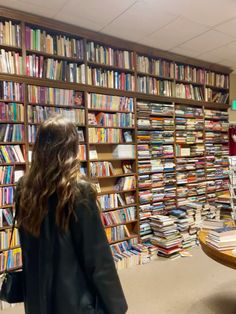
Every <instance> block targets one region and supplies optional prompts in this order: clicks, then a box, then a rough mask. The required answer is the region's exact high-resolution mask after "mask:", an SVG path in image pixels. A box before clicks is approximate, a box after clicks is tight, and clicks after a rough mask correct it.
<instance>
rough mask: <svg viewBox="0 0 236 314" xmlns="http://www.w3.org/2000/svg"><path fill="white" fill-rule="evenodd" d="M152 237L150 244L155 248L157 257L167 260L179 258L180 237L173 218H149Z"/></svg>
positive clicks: (161, 216)
mask: <svg viewBox="0 0 236 314" xmlns="http://www.w3.org/2000/svg"><path fill="white" fill-rule="evenodd" d="M150 220H151V223H150V224H151V227H152V229H153V232H154V236H153V237H152V238H151V243H152V244H154V245H155V246H157V248H158V253H157V254H158V255H159V256H163V257H167V258H171V259H173V258H177V257H179V256H180V254H179V252H180V250H181V241H182V236H181V234H180V233H179V231H178V229H177V225H176V224H175V221H174V219H173V218H171V217H168V216H163V215H156V216H153V217H151V218H150Z"/></svg>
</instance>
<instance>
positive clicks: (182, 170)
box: [176, 167, 205, 172]
mask: <svg viewBox="0 0 236 314" xmlns="http://www.w3.org/2000/svg"><path fill="white" fill-rule="evenodd" d="M203 169H205V167H201V168H196V169H176V172H185V171H193V172H196V171H197V170H203Z"/></svg>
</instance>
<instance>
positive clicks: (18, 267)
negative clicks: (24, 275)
mask: <svg viewBox="0 0 236 314" xmlns="http://www.w3.org/2000/svg"><path fill="white" fill-rule="evenodd" d="M21 269H22V266H16V267H12V268H8V269H7V271H16V270H21ZM2 273H4V271H0V274H2Z"/></svg>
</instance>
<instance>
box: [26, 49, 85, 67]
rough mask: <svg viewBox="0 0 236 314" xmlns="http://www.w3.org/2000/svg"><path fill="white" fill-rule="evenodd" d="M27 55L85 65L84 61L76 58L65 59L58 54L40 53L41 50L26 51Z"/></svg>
mask: <svg viewBox="0 0 236 314" xmlns="http://www.w3.org/2000/svg"><path fill="white" fill-rule="evenodd" d="M26 53H27V55H32V54H35V55H38V56H43V57H45V58H51V59H58V60H63V61H68V62H73V63H80V64H82V63H84V60H83V59H80V58H76V57H65V56H60V55H57V54H51V53H47V52H43V51H39V50H32V49H26Z"/></svg>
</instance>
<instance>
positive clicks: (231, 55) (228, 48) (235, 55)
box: [212, 41, 236, 61]
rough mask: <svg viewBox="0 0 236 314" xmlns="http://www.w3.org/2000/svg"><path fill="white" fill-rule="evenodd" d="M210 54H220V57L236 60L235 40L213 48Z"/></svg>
mask: <svg viewBox="0 0 236 314" xmlns="http://www.w3.org/2000/svg"><path fill="white" fill-rule="evenodd" d="M212 54H214V55H217V56H221V57H222V59H227V60H232V61H234V60H235V61H236V41H234V42H232V43H230V44H228V45H225V46H223V47H220V48H217V49H215V50H213V51H212Z"/></svg>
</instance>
